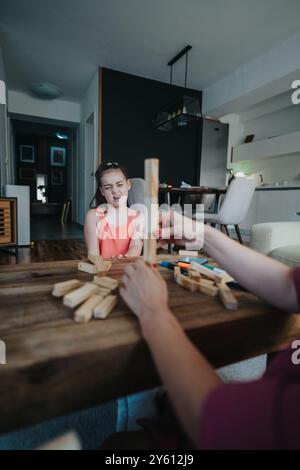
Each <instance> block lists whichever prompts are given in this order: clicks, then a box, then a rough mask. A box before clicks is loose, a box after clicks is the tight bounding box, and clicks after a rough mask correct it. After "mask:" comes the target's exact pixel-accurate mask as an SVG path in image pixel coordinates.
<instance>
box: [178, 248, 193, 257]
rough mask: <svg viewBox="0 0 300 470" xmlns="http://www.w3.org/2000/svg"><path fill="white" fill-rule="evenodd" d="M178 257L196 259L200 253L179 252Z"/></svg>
mask: <svg viewBox="0 0 300 470" xmlns="http://www.w3.org/2000/svg"><path fill="white" fill-rule="evenodd" d="M178 255H179V256H192V257H194V258H197V256H198V251H189V250H179V252H178Z"/></svg>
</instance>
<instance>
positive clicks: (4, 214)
mask: <svg viewBox="0 0 300 470" xmlns="http://www.w3.org/2000/svg"><path fill="white" fill-rule="evenodd" d="M17 233H18V232H17V198H9V197H4V198H0V247H2V246H6V247H15V248H16V247H17V244H18V235H17Z"/></svg>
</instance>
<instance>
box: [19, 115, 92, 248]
mask: <svg viewBox="0 0 300 470" xmlns="http://www.w3.org/2000/svg"><path fill="white" fill-rule="evenodd" d="M77 134H78V128H77V127H76V126H74V125H73V124H68V123H61V122H59V121H52V120H37V119H33V120H30V119H29V118H28V119H25V120H24V119H22V117H16V116H11V142H12V153H13V161H14V172H13V173H14V176H13V180H14V181H13V184H15V185H17V186H27V187H28V188H29V194H30V197H29V204H30V221H28V223H29V224H30V233H31V235H30V239H31V241H35V240H61V239H74V238H82V237H83V235H82V227H81V226H80V225H79V224H76V223H75V222H74V220H75V218H76V206H77V197H75V195H77V187H76V185H77V181H76V177H75V175H76V172H77ZM66 205H67V207H68V211H66V210H65V208H66Z"/></svg>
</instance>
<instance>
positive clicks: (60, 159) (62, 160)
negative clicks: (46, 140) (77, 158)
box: [50, 147, 66, 166]
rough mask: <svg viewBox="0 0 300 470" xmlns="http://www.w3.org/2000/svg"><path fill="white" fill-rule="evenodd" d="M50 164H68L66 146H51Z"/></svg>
mask: <svg viewBox="0 0 300 470" xmlns="http://www.w3.org/2000/svg"><path fill="white" fill-rule="evenodd" d="M50 165H51V166H66V149H65V147H50Z"/></svg>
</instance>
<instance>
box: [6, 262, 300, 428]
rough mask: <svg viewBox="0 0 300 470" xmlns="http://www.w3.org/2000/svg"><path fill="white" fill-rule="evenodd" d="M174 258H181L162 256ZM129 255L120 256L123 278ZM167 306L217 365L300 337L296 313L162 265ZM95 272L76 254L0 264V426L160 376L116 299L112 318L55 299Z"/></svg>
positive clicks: (95, 400) (105, 397) (145, 384)
mask: <svg viewBox="0 0 300 470" xmlns="http://www.w3.org/2000/svg"><path fill="white" fill-rule="evenodd" d="M159 258H160V259H170V260H172V259H174V258H176V256H174V255H173V256H160V257H159ZM128 262H130V261H129V260H122V261H115V262H114V263H113V267H112V270H111V276H112V277H114V278H116V279H120V277H121V275H122V270H123V266H124V264H125V263H128ZM161 272H162V274H163V276H164V278H165V279H166V281H167V283H168V288H169V293H170V306H171V309H172V311H173V312H174V314H175V315H176V317H177V318H178V319H179V321H180V323H181V324H182V326H183V328H184V329H185V330H186V332H187V334H188V335H189V337H190V338H191V339H192V341H193V342H194V343H195V344H196V345H197V346H198V347H199V348H200V349H201V351H203V352H204V354H206V356H207V357H208V358H209V359H210V361H211V362H212V363H213V364H214V365H215V366H223V365H226V364H229V363H232V362H234V361H237V360H241V359H245V358H248V357H251V356H254V355H257V354H260V353H264V352H269V351H273V350H276V349H277V348H278V346H279V345H281V344H283V343H286V342H287V341H290V340H291V339H292V338H295V337H296V336H297V335H300V321H299V320H300V319H299V318H298V317H297V316H296V315H287V314H282V313H280V312H277V311H276V310H274V308H272V307H270V306H268V305H266V304H264V303H263V302H261V301H259V300H258V299H257V298H256V297H255V296H253V295H251V294H249V293H247V292H245V291H242V290H237V291H236V295H237V298H238V300H239V303H240V307H239V309H238V310H237V311H233V312H232V311H226V310H225V309H224V307H223V305H222V304H221V302H220V300H219V299H212V298H210V297H207V296H205V295H203V294H200V293H194V294H192V293H190V292H188V291H186V290H184V289H183V288H182V287H180V286H178V285H177V284H175V283H174V281H173V280H172V277H173V273H172V271H169V270H167V269H163V268H161ZM74 277H76V278H78V279H81V280H86V281H88V280H91V279H92V276H91V275H89V274H85V273H80V272H78V271H77V261H62V262H49V263H36V264H29V265H11V266H1V267H0V339H1V340H3V341H5V343H6V348H7V364H6V365H1V366H0V383H1V393H0V432H6V431H10V430H14V429H16V428H19V427H22V426H24V425H30V424H33V423H36V422H39V421H42V420H46V419H49V418H54V417H56V416H59V415H63V414H65V413H70V412H73V411H75V410H79V409H82V408H84V407H88V406H91V405H97V404H101V403H104V402H107V401H109V400H112V399H114V398H116V397H118V396H122V395H125V394H130V393H133V392H136V391H138V390H143V389H146V388H149V387H152V386H155V385H157V384H158V383H159V378H158V376H157V374H156V371H155V368H154V365H153V362H152V359H151V356H150V353H149V350H148V348H147V346H146V344H145V342H144V340H143V338H142V336H141V331H140V328H139V324H138V321H137V319H136V318H135V317H134V316H133V315H132V314H131V313H130V312H129V310H128V308H127V307H126V306H125V305H124V304H123V303H122V301H121V300H120V301H119V303H118V306H117V308H116V309H115V310H114V312H113V313H112V315H111V316H110V317H109V318H108V319H107V320H102V321H101V320H92V321H91V322H89V323H87V324H76V323H75V322H74V321H73V319H72V311H71V310H70V309H68V308H66V307H64V306H63V305H62V300H61V299H56V298H54V297H52V295H51V290H52V286H53V284H54V283H56V282H60V281H63V280H67V279H72V278H74Z"/></svg>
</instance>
